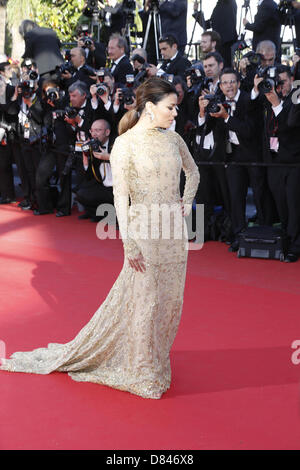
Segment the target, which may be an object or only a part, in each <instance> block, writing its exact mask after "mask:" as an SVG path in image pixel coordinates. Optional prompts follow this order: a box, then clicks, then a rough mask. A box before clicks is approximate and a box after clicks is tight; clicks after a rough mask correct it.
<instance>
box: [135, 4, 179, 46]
mask: <svg viewBox="0 0 300 470" xmlns="http://www.w3.org/2000/svg"><path fill="white" fill-rule="evenodd" d="M159 14H160V19H161V30H162V35H163V36H167V35H168V34H172V35H174V36H175V37H176V39H177V41H178V47H183V46H185V45H186V43H187V32H186V18H187V0H166V1H164V2H162V3H161V4H160V6H159ZM139 15H140V17H141V19H142V22H143V30H144V33H145V32H146V27H147V22H148V18H149V12H145V11H144V10H140V11H139ZM151 29H152V32H153V26H151Z"/></svg>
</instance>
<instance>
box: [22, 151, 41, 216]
mask: <svg viewBox="0 0 300 470" xmlns="http://www.w3.org/2000/svg"><path fill="white" fill-rule="evenodd" d="M20 150H21V153H22V156H23V162H24V166H25V171H26V178H28V184H29V188H28V194H29V198H28V199H29V202H30V203H31V205H32V206H33V207H36V206H37V195H36V172H37V169H38V166H39V163H40V160H41V149H40V145H39V144H33V145H30V144H29V143H27V142H21V149H20Z"/></svg>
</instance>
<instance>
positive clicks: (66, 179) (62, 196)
mask: <svg viewBox="0 0 300 470" xmlns="http://www.w3.org/2000/svg"><path fill="white" fill-rule="evenodd" d="M42 97H43V107H44V111H45V116H44V125H45V127H46V128H47V133H48V143H47V149H46V152H44V154H43V155H42V157H41V160H40V163H39V166H38V168H37V172H36V194H37V201H38V209H36V210H34V212H33V213H34V215H43V214H50V213H53V209H54V208H56V209H57V214H64V215H70V214H71V174H68V175H64V174H63V170H64V168H65V164H66V161H67V158H68V151H69V146H70V145H71V144H72V137H73V133H72V131H70V129H68V126H67V123H66V121H65V120H64V119H62V118H59V117H58V113H59V110H63V109H65V108H67V105H68V104H69V100H68V96H67V95H65V93H64V92H63V91H62V90H61V89H60V88H59V85H58V84H57V83H56V82H53V81H51V80H48V81H45V82H44V83H43V90H42ZM55 169H56V172H57V176H58V178H59V186H60V192H59V194H58V198H57V200H54V198H53V197H52V191H51V187H50V184H49V180H50V178H51V176H52V175H53V173H54V170H55ZM55 196H57V194H56V195H55ZM55 199H56V198H55ZM58 217H59V215H58Z"/></svg>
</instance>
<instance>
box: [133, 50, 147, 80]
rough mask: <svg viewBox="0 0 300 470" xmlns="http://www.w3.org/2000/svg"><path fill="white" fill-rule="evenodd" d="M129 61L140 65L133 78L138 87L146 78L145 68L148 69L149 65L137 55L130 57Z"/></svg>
mask: <svg viewBox="0 0 300 470" xmlns="http://www.w3.org/2000/svg"><path fill="white" fill-rule="evenodd" d="M131 61H132V62H134V61H137V62H139V63H140V64H142V67H141V68H140V70H139V71H138V72H137V74H136V76H135V79H134V81H135V84H136V85H140V84H141V83H142V82H143V81H144V80H145V78H146V77H147V68H148V67H149V64H148V63H147V62H146V61H145V59H144V57H142V56H141V55H139V54H134V55H133V56H132V57H131Z"/></svg>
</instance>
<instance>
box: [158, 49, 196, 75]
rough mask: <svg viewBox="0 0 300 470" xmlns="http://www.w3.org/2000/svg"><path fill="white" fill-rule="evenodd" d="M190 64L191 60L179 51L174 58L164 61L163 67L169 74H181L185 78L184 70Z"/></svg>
mask: <svg viewBox="0 0 300 470" xmlns="http://www.w3.org/2000/svg"><path fill="white" fill-rule="evenodd" d="M190 66H191V63H190V61H189V60H188V59H186V58H185V57H183V56H182V55H181V54H180V53H178V54H177V56H176V57H175V59H174V60H171V61H167V62H165V63H163V65H162V67H161V68H162V70H164V71H165V72H166V73H168V74H172V75H179V76H181V77H182V78H183V79H185V75H184V72H185V70H186V69H187V68H188V67H190Z"/></svg>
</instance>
